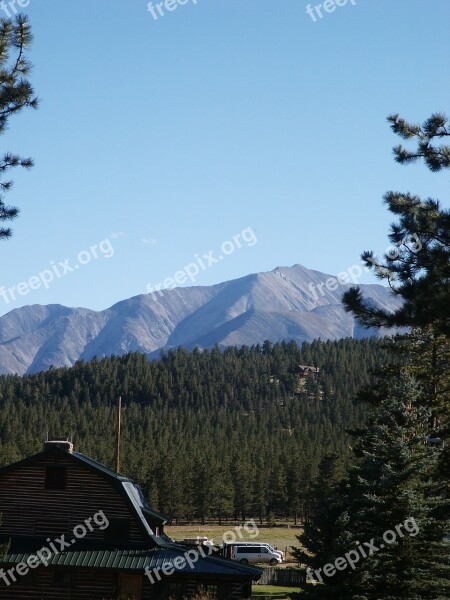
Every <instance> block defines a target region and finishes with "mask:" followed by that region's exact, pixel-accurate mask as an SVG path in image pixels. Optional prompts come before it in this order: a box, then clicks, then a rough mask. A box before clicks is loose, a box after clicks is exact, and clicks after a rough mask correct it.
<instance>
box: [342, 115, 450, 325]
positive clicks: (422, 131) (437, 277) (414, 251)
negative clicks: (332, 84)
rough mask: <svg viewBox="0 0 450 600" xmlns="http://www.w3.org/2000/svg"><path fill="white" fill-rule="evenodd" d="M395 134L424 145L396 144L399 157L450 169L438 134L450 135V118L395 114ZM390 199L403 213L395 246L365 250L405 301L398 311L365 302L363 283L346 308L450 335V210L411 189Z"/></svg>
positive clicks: (374, 320)
mask: <svg viewBox="0 0 450 600" xmlns="http://www.w3.org/2000/svg"><path fill="white" fill-rule="evenodd" d="M388 120H389V121H390V123H391V127H392V129H393V131H394V132H395V133H397V134H398V135H400V136H401V137H403V138H404V139H416V140H418V150H417V151H415V152H409V151H407V150H405V149H404V148H403V147H402V146H398V147H396V148H394V154H395V156H396V160H397V161H398V162H400V163H401V164H408V163H411V162H414V161H416V160H419V159H422V158H423V159H424V161H425V163H426V165H427V166H428V167H429V168H430V169H431V170H432V171H438V170H441V169H444V168H450V159H449V157H450V148H449V147H448V146H445V145H442V146H435V145H433V143H432V142H433V140H434V139H435V138H443V137H446V136H449V135H450V132H449V131H448V128H447V125H448V119H447V118H446V117H445V116H443V115H433V116H432V117H431V118H430V119H428V121H426V122H425V124H424V125H423V126H422V127H420V126H418V125H411V124H409V123H407V122H406V121H404V120H403V119H400V117H399V116H398V115H393V116H391V117H389V119H388ZM385 203H386V204H387V206H388V208H389V210H390V212H392V213H393V214H394V215H396V216H397V217H398V218H399V222H398V223H394V224H392V225H391V230H390V234H389V239H390V241H391V243H392V246H391V247H390V248H389V249H388V250H387V252H386V255H385V257H384V259H382V260H379V259H378V258H377V257H376V255H375V254H374V253H373V252H364V253H363V254H362V260H363V262H364V263H365V264H366V266H367V267H368V268H369V269H371V270H373V271H374V272H375V274H376V275H377V277H378V278H379V279H382V280H385V281H387V283H388V284H389V285H390V286H391V288H392V289H393V291H394V293H395V294H396V295H397V296H398V297H399V298H400V299H401V300H402V305H401V306H400V308H398V309H397V310H396V311H394V312H393V313H388V312H387V311H386V310H384V309H383V308H377V307H374V306H372V305H370V304H368V303H367V302H365V300H364V297H363V295H362V293H361V290H360V288H358V287H353V288H350V290H349V291H348V292H346V293H345V294H344V297H343V302H344V306H345V309H346V310H347V311H348V312H352V313H353V314H354V315H355V316H356V318H357V319H358V320H359V321H360V323H361V324H362V325H364V326H366V327H382V326H387V327H393V326H400V327H427V326H431V327H432V328H433V331H434V332H435V333H436V334H444V335H447V336H448V335H450V212H449V211H448V210H446V209H443V208H442V207H441V205H440V203H439V201H437V200H433V199H431V198H429V199H427V200H422V199H421V198H419V197H418V196H415V195H412V194H410V193H399V192H388V193H387V194H386V196H385Z"/></svg>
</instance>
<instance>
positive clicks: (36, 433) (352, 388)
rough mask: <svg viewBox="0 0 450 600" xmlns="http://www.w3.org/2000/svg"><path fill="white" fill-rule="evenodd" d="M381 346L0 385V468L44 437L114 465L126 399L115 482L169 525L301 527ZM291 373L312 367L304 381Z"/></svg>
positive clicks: (59, 374)
mask: <svg viewBox="0 0 450 600" xmlns="http://www.w3.org/2000/svg"><path fill="white" fill-rule="evenodd" d="M386 356H387V354H386V350H385V349H384V348H383V341H382V340H377V339H370V340H359V341H357V340H352V339H346V340H340V341H336V342H321V341H316V342H313V343H311V344H307V343H304V344H303V345H302V346H301V347H299V346H297V345H296V344H295V343H294V342H291V343H281V344H275V345H272V344H270V343H269V342H266V343H265V344H264V345H263V346H259V345H257V346H253V347H245V346H244V347H242V348H229V349H227V350H225V351H221V350H219V349H218V348H215V349H213V350H210V351H200V350H196V351H193V352H186V351H185V350H183V349H178V350H174V351H170V352H168V353H167V354H164V355H163V356H162V357H161V359H160V360H158V361H152V362H149V361H148V360H147V359H146V357H145V356H144V355H142V354H130V355H127V356H125V357H112V358H106V359H103V360H101V361H99V360H96V359H94V360H92V361H91V362H89V363H83V362H79V363H77V364H76V365H75V366H74V367H72V368H62V369H50V370H49V371H46V372H42V373H38V374H36V375H29V376H23V377H20V376H3V377H1V378H0V464H1V465H5V464H8V463H11V462H14V461H16V460H19V459H21V458H23V457H25V456H27V455H30V454H33V453H35V452H38V451H40V449H41V447H42V443H43V441H44V438H45V436H46V435H47V433H48V434H49V435H50V436H64V437H65V436H73V441H74V444H75V449H76V450H78V451H80V452H83V453H85V454H87V455H89V456H92V457H94V458H95V459H97V460H99V461H101V462H103V463H105V464H107V465H109V466H112V465H113V454H114V431H115V404H116V399H117V397H118V396H119V395H121V396H122V398H123V404H124V409H123V435H122V461H121V471H122V472H123V473H125V474H127V475H128V476H131V477H133V478H135V479H137V480H138V481H139V482H140V484H141V486H142V487H143V489H144V491H145V493H146V494H147V495H148V496H149V498H150V501H151V503H152V505H153V506H154V507H155V508H156V509H159V510H161V511H162V512H164V513H166V514H168V515H170V516H173V517H174V518H186V517H194V516H195V517H199V518H206V517H208V516H216V517H217V516H225V515H236V516H240V517H242V518H245V517H246V516H250V515H251V516H258V517H260V518H267V517H269V516H271V515H277V516H278V515H279V516H285V515H289V516H291V517H294V516H295V517H299V518H301V517H302V515H303V513H304V510H305V496H306V493H307V491H308V489H309V486H310V483H311V482H312V481H313V479H314V478H315V476H316V474H317V466H318V463H319V462H320V460H321V458H322V457H323V456H324V454H326V453H329V452H336V453H339V454H340V455H342V456H343V458H344V459H346V458H347V457H348V456H349V454H350V445H351V443H352V438H351V437H350V436H349V435H348V434H347V433H346V432H345V430H346V429H347V428H350V427H354V426H357V425H359V424H361V423H362V422H363V420H364V411H365V410H366V409H365V408H364V407H363V406H362V405H356V404H355V402H354V397H355V395H356V393H357V391H358V390H359V389H360V388H361V386H363V385H365V384H367V383H370V381H371V377H372V376H371V371H372V369H374V368H375V367H379V366H380V365H381V364H383V362H384V361H385V360H386ZM298 365H312V366H317V367H319V369H320V371H319V374H318V375H309V376H307V377H304V378H302V376H301V374H300V373H299V369H298Z"/></svg>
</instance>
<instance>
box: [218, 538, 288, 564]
mask: <svg viewBox="0 0 450 600" xmlns="http://www.w3.org/2000/svg"><path fill="white" fill-rule="evenodd" d="M224 555H225V557H226V558H231V559H232V560H238V561H239V562H241V563H243V564H245V565H248V564H258V563H269V565H272V566H274V565H278V564H280V563H282V562H283V556H282V554H281V553H280V552H278V551H277V550H274V549H273V548H271V549H270V547H269V545H268V544H255V543H253V544H246V543H242V544H227V545H226V546H225V547H224Z"/></svg>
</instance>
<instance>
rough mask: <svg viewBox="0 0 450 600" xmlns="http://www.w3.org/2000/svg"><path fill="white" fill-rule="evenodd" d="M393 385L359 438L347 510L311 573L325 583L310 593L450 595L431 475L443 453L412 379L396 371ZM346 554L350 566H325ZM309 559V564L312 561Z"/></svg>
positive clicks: (390, 597) (345, 495)
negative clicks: (430, 439)
mask: <svg viewBox="0 0 450 600" xmlns="http://www.w3.org/2000/svg"><path fill="white" fill-rule="evenodd" d="M390 388H391V389H390V393H389V395H388V396H387V397H386V399H385V401H384V402H383V403H382V404H381V406H380V407H379V408H378V410H377V412H376V415H375V417H374V418H373V420H372V422H371V423H370V425H369V426H368V429H367V433H366V435H365V436H364V437H363V438H362V439H361V441H360V443H359V447H358V451H359V453H360V455H361V460H360V461H359V462H358V463H357V464H356V465H355V466H353V467H352V469H351V471H350V474H349V476H348V478H347V480H346V481H345V485H344V486H343V487H342V496H341V498H340V502H341V503H342V504H341V505H342V506H345V508H344V510H342V512H341V513H340V514H339V516H338V517H337V519H336V524H335V530H334V534H335V535H334V540H330V541H329V544H328V546H327V548H325V552H324V553H322V554H321V557H320V558H321V560H322V561H323V562H322V565H321V567H322V571H321V572H317V573H315V574H314V575H313V578H316V581H317V579H319V580H323V582H324V584H325V585H322V586H316V587H315V588H314V590H313V591H312V590H311V586H310V589H309V590H308V593H314V594H316V597H317V598H329V597H330V598H334V599H336V600H350V599H351V600H380V599H384V600H400V599H402V600H444V599H446V598H448V597H449V596H450V564H449V561H448V554H449V550H450V548H449V544H448V543H445V542H444V537H445V535H446V534H447V533H448V527H449V520H448V514H449V512H448V511H449V503H448V500H447V499H445V497H444V495H443V494H442V491H443V490H442V488H441V487H440V485H439V483H437V480H436V477H435V471H436V469H437V466H438V462H439V455H440V452H441V450H440V449H439V448H438V447H434V446H431V445H429V444H426V443H425V441H426V439H427V437H428V433H429V427H430V425H429V414H428V411H427V409H426V408H425V407H423V406H421V405H420V403H419V401H420V398H421V391H420V389H419V388H418V386H417V384H416V382H415V381H414V380H413V378H411V377H410V376H407V375H404V376H401V377H400V378H398V380H397V381H395V382H393V383H392V384H391V386H390ZM387 532H389V533H387ZM313 541H314V542H315V541H316V538H314V539H313ZM375 549H376V550H375ZM350 553H352V554H350ZM346 556H352V558H353V568H350V566H347V567H346V568H344V569H342V570H339V569H337V568H328V569H327V568H326V567H325V565H327V564H333V563H334V564H335V565H337V563H335V561H336V558H337V557H346ZM304 562H306V563H307V564H308V558H307V556H305V557H304ZM348 563H349V561H347V565H348ZM309 564H310V565H311V567H312V568H314V567H316V565H317V561H315V560H314V561H312V560H310V561H309ZM325 572H326V573H325ZM325 575H328V576H325Z"/></svg>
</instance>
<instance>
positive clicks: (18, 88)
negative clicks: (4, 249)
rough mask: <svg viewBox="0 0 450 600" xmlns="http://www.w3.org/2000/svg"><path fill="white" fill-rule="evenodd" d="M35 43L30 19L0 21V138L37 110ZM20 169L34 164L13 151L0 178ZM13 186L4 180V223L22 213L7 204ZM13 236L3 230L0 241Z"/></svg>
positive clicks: (0, 199) (2, 161) (0, 207)
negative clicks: (31, 56) (32, 77)
mask: <svg viewBox="0 0 450 600" xmlns="http://www.w3.org/2000/svg"><path fill="white" fill-rule="evenodd" d="M31 41H32V35H31V27H30V25H29V24H28V19H27V17H26V16H23V15H18V16H17V17H16V18H15V19H14V20H12V19H0V135H1V134H2V133H4V132H5V130H6V129H7V126H8V122H9V119H10V117H11V116H13V115H15V114H17V113H19V112H20V111H21V110H23V109H24V108H26V107H29V108H37V104H38V101H37V98H36V97H35V95H34V92H33V88H32V87H31V84H30V83H29V81H28V80H27V79H26V77H27V75H28V74H29V73H30V69H31V65H30V63H29V62H28V60H27V58H26V56H25V51H26V50H27V49H28V48H29V46H30V44H31ZM19 166H20V167H24V168H25V169H29V168H30V167H32V166H33V161H32V160H31V159H30V158H23V157H20V156H18V155H16V154H11V153H9V152H8V153H6V154H4V155H3V157H2V158H0V178H2V176H4V175H5V173H7V172H8V171H9V170H10V169H12V168H14V167H19ZM11 186H12V182H11V181H9V180H2V179H0V221H11V220H12V219H15V218H16V217H17V215H18V213H19V211H18V209H17V208H15V207H11V206H7V205H5V203H4V194H5V193H6V192H7V191H8V190H10V189H11ZM11 234H12V231H11V228H9V227H7V228H5V227H1V228H0V239H6V238H8V237H10V236H11Z"/></svg>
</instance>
